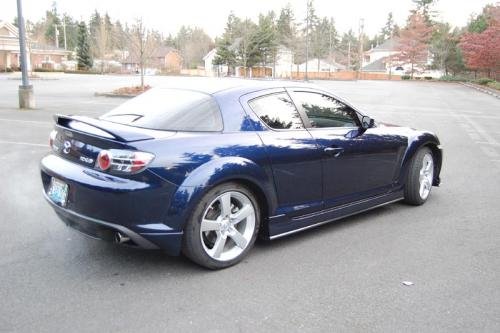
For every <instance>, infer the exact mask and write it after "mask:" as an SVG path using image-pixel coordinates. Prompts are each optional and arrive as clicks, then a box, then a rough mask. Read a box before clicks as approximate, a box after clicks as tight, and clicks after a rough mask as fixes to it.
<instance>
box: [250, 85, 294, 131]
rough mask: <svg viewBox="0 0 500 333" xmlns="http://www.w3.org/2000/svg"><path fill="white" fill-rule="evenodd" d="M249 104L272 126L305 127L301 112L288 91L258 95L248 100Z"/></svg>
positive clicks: (276, 127)
mask: <svg viewBox="0 0 500 333" xmlns="http://www.w3.org/2000/svg"><path fill="white" fill-rule="evenodd" d="M248 105H250V107H251V108H252V110H253V111H254V112H255V113H256V114H257V115H258V116H259V118H260V119H262V121H264V122H265V123H266V124H267V126H269V127H271V128H274V129H301V128H304V124H303V123H302V119H301V118H300V115H299V112H298V111H297V109H296V108H295V105H294V104H293V102H292V100H291V99H290V97H289V96H288V94H287V93H277V94H272V95H267V96H264V97H258V98H255V99H252V100H251V101H250V102H248Z"/></svg>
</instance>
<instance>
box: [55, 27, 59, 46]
mask: <svg viewBox="0 0 500 333" xmlns="http://www.w3.org/2000/svg"><path fill="white" fill-rule="evenodd" d="M54 28H55V35H56V49H58V48H59V29H57V24H54Z"/></svg>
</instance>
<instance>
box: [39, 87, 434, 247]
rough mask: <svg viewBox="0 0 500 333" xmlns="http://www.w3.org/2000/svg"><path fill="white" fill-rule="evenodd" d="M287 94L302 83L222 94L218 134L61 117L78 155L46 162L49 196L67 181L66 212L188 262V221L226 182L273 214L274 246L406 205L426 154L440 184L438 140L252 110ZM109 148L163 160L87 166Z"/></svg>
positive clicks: (269, 225) (268, 229) (267, 228)
mask: <svg viewBox="0 0 500 333" xmlns="http://www.w3.org/2000/svg"><path fill="white" fill-rule="evenodd" d="M285 85H292V86H295V85H297V84H295V83H284V82H281V83H280V82H276V83H274V85H273V84H271V85H270V84H267V88H265V89H264V88H262V87H260V86H259V82H256V83H255V85H254V86H245V87H234V88H231V89H226V90H222V91H219V92H215V93H213V96H214V98H215V99H216V101H217V103H218V104H219V106H220V109H221V113H222V117H223V121H224V130H223V131H222V132H217V133H206V132H205V133H201V132H165V131H164V132H162V131H153V130H145V129H139V128H134V127H129V126H125V125H117V124H112V123H109V122H106V121H100V120H95V119H94V120H89V119H87V118H79V119H78V120H79V122H80V123H79V124H76V126H75V123H74V120H72V119H70V118H66V117H61V118H59V119H58V123H57V124H56V129H57V130H58V131H59V133H60V135H61V138H60V140H66V139H69V140H73V141H72V142H73V143H74V145H73V146H74V150H72V151H71V153H70V154H68V155H65V157H64V158H63V157H62V156H61V155H62V154H61V153H60V152H59V153H58V152H53V153H52V154H50V155H48V156H46V157H45V158H44V159H43V160H42V161H41V173H42V181H43V185H44V189H45V191H46V190H47V188H48V186H49V183H50V177H56V178H59V179H61V180H63V181H65V182H66V183H68V184H69V188H70V193H69V198H68V205H67V207H65V209H66V210H69V211H73V212H76V213H78V214H80V215H82V216H88V217H89V218H92V219H98V220H102V221H105V222H107V223H111V224H116V225H120V226H124V227H126V228H127V229H128V230H130V231H131V232H133V233H137V234H138V235H140V236H141V237H143V238H144V239H146V240H147V241H149V242H151V243H153V244H155V245H156V246H158V247H160V248H162V249H164V250H166V251H167V252H168V253H170V254H178V253H179V250H180V246H181V241H182V231H183V228H184V225H185V223H186V220H187V219H188V218H189V217H190V214H191V212H192V211H193V210H194V208H195V207H196V205H197V203H198V202H199V200H200V199H201V198H202V197H203V195H204V194H205V193H206V192H207V191H208V190H209V189H210V188H212V187H213V186H216V185H217V184H220V183H223V182H227V181H239V182H243V183H244V184H246V185H248V186H250V188H251V189H252V190H253V191H254V192H255V193H256V195H257V196H258V197H259V201H260V204H261V206H262V208H263V210H264V211H265V212H267V216H265V217H264V224H263V228H262V229H263V233H264V235H266V236H268V237H270V238H272V237H273V236H276V235H279V234H283V233H288V232H291V231H293V230H297V229H301V228H306V227H308V226H311V225H315V224H319V223H322V222H325V221H330V220H334V219H337V218H339V217H342V216H347V215H351V214H354V213H356V212H359V211H362V210H366V209H369V208H371V207H374V206H377V205H380V204H383V203H386V202H390V201H394V200H397V199H400V198H401V197H402V190H403V188H404V185H405V183H404V182H405V175H406V172H407V169H408V165H409V162H410V160H411V157H412V156H413V154H414V153H415V152H416V151H417V150H418V148H419V147H421V146H424V145H427V146H429V147H431V149H432V150H433V151H434V154H435V156H436V159H437V160H436V166H437V170H436V171H437V172H436V173H435V175H436V178H435V181H434V185H439V170H440V167H441V151H440V149H439V148H438V146H439V140H438V139H437V137H436V136H435V135H433V134H431V133H428V132H423V131H417V130H413V129H409V128H402V127H396V126H385V125H382V124H379V125H377V126H376V127H374V128H370V129H367V130H364V129H362V128H336V129H302V130H290V131H275V130H271V129H269V128H268V127H267V126H266V125H265V124H263V123H262V122H261V121H260V119H259V118H258V117H257V116H256V115H255V113H253V112H252V110H251V109H250V108H249V106H248V104H247V102H248V100H249V99H251V98H254V97H256V96H261V95H265V94H268V93H271V92H283V91H286V90H285V87H283V86H285ZM307 87H308V90H310V89H311V88H310V86H307ZM287 89H290V87H288V88H287ZM82 123H84V124H88V125H90V126H91V127H93V128H94V130H92V129H89V130H88V131H81V130H78V129H82V128H85V126H83V127H82V126H81V124H82ZM102 131H104V132H105V133H107V134H105V135H104V134H102ZM108 148H117V149H132V150H141V151H146V152H152V153H154V154H155V156H156V158H155V159H154V161H153V162H152V164H151V165H150V166H149V167H148V169H147V170H145V171H143V172H141V173H138V174H134V175H118V174H110V173H106V172H101V171H98V170H96V169H94V168H93V167H92V166H91V165H90V164H89V163H87V164H85V163H84V162H82V161H80V160H79V158H80V156H91V157H92V158H94V159H95V158H96V157H97V154H98V153H99V151H100V150H101V149H108ZM325 148H335V149H336V150H335V152H334V153H331V152H325ZM337 148H339V149H337ZM55 209H56V212H58V213H60V214H59V215H61V218H62V219H63V220H65V222H67V221H66V218H65V217H64V216H63V215H64V214H63V213H62V211H60V209H59V208H57V207H55ZM58 210H59V211H58ZM89 223H91V222H89Z"/></svg>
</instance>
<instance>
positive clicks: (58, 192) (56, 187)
mask: <svg viewBox="0 0 500 333" xmlns="http://www.w3.org/2000/svg"><path fill="white" fill-rule="evenodd" d="M47 195H48V196H49V198H50V199H51V200H52V201H54V202H55V203H57V204H59V205H61V206H66V200H67V199H68V184H66V183H65V182H63V181H61V180H59V179H56V178H54V177H52V178H51V180H50V185H49V190H48V191H47Z"/></svg>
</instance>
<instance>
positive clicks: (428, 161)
mask: <svg viewBox="0 0 500 333" xmlns="http://www.w3.org/2000/svg"><path fill="white" fill-rule="evenodd" d="M433 180H434V157H433V155H432V152H431V150H430V149H429V148H426V147H424V148H421V149H419V150H418V151H417V153H416V154H415V156H413V159H412V161H411V165H410V167H409V169H408V175H407V178H406V185H405V190H404V195H405V198H404V201H405V202H406V203H407V204H410V205H414V206H420V205H422V204H424V203H425V202H426V201H427V199H428V198H429V196H430V194H431V189H432V182H433Z"/></svg>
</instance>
